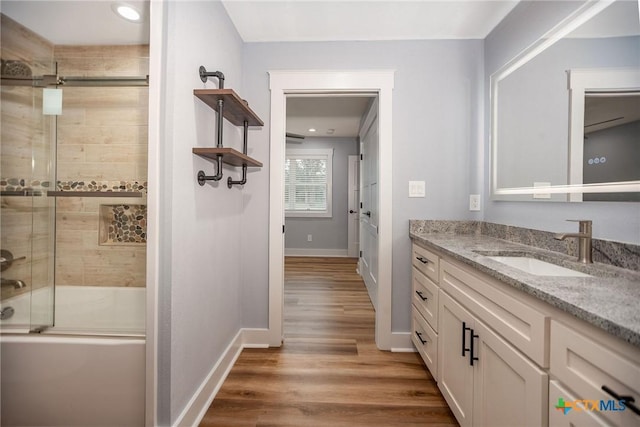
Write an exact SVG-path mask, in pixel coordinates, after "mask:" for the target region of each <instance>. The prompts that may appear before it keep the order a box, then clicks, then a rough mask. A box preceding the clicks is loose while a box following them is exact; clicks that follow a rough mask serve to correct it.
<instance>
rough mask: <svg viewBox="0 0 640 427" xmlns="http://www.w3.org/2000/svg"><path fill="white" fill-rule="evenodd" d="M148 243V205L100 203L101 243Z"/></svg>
mask: <svg viewBox="0 0 640 427" xmlns="http://www.w3.org/2000/svg"><path fill="white" fill-rule="evenodd" d="M146 243H147V206H146V205H100V244H101V245H128V244H134V245H135V244H146Z"/></svg>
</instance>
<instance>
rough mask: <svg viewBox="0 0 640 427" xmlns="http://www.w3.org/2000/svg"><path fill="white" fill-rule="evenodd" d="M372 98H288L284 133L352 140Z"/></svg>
mask: <svg viewBox="0 0 640 427" xmlns="http://www.w3.org/2000/svg"><path fill="white" fill-rule="evenodd" d="M372 96H373V95H369V96H355V95H348V96H345V95H335V96H326V95H325V96H304V97H298V96H296V97H288V98H287V132H289V133H293V134H296V135H302V136H305V137H334V138H336V137H355V136H357V135H358V130H359V128H360V121H361V120H362V116H363V115H364V113H365V112H366V109H367V107H368V106H369V102H370V101H371V97H372ZM309 129H315V131H309Z"/></svg>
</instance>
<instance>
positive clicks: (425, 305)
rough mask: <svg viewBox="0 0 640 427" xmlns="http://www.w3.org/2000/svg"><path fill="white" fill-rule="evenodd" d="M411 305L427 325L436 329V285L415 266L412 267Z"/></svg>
mask: <svg viewBox="0 0 640 427" xmlns="http://www.w3.org/2000/svg"><path fill="white" fill-rule="evenodd" d="M412 282H413V289H412V295H413V305H414V306H415V307H416V309H417V310H418V311H419V312H420V314H422V316H423V317H424V318H425V320H426V321H427V323H429V326H431V327H432V328H433V329H434V330H435V331H437V330H438V286H437V285H436V284H435V283H433V282H432V281H431V280H430V279H429V278H428V277H427V276H425V275H424V274H422V273H421V272H420V271H419V270H418V269H417V268H415V267H414V268H413V269H412Z"/></svg>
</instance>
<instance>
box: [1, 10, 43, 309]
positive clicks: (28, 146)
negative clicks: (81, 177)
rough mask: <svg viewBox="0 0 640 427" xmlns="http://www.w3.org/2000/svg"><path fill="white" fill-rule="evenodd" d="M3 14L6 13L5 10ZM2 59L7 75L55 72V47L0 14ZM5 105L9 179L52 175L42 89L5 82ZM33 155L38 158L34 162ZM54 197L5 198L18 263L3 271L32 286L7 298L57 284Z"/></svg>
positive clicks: (7, 246) (4, 229)
mask: <svg viewBox="0 0 640 427" xmlns="http://www.w3.org/2000/svg"><path fill="white" fill-rule="evenodd" d="M0 15H1V14H0ZM0 30H1V34H0V36H1V37H0V46H1V49H0V57H1V58H2V60H3V61H4V62H3V70H2V71H3V74H9V73H14V75H15V73H21V75H24V76H26V77H30V75H34V76H35V75H43V74H51V73H52V72H53V71H54V70H55V68H54V67H53V45H52V44H51V43H50V42H48V41H47V40H45V39H43V38H42V37H39V36H38V35H36V34H34V33H33V32H31V31H29V30H28V29H26V28H25V27H23V26H22V25H20V24H18V23H16V22H15V21H13V20H11V19H9V18H7V17H6V16H4V15H1V16H0ZM1 91H2V93H1V94H0V97H1V98H0V99H1V104H2V105H1V108H0V114H1V117H0V120H1V123H2V126H0V129H1V134H0V138H1V141H2V143H1V144H0V174H1V176H2V177H3V178H12V177H13V178H17V179H18V180H19V179H27V180H37V181H39V182H42V181H48V180H50V179H51V176H50V171H49V167H48V165H49V163H50V158H51V156H52V153H53V151H52V150H51V148H52V147H51V144H50V141H51V132H53V130H54V126H53V125H54V122H53V119H52V118H51V117H50V116H43V115H42V90H37V89H33V88H31V87H28V86H26V87H25V86H9V85H3V86H2V88H1ZM32 157H33V158H34V159H35V161H34V162H33V166H32ZM53 203H54V202H53V200H52V199H51V198H47V197H34V198H31V197H20V196H8V197H4V196H3V197H2V204H1V207H0V224H1V230H0V248H2V249H4V250H8V251H10V252H11V253H12V254H13V255H14V257H16V258H20V257H23V256H24V257H26V259H24V260H19V261H15V262H14V263H13V264H12V265H11V267H9V268H8V269H6V270H5V271H3V272H2V273H1V274H2V277H3V278H6V279H17V280H22V281H23V282H25V283H26V284H27V287H26V288H23V289H18V290H16V289H13V288H11V287H5V286H3V287H2V297H3V298H5V297H8V296H11V295H14V294H18V293H22V292H28V291H29V290H30V289H32V287H33V288H37V287H42V286H46V285H50V284H51V283H52V282H53V262H52V258H51V256H50V254H51V253H52V252H53V232H54V227H53V221H52V218H53Z"/></svg>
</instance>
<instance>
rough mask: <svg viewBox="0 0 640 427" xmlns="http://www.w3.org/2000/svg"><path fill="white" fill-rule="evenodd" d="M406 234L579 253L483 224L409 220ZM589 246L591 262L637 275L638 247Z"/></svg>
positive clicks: (547, 239) (571, 242)
mask: <svg viewBox="0 0 640 427" xmlns="http://www.w3.org/2000/svg"><path fill="white" fill-rule="evenodd" d="M409 230H410V232H411V233H413V234H421V233H448V234H476V235H485V236H489V237H494V238H497V239H503V240H508V241H510V242H514V243H521V244H523V245H528V246H534V247H536V248H540V249H545V250H548V251H553V252H559V253H563V254H566V255H570V256H577V253H578V243H577V240H576V239H567V240H564V241H561V240H556V239H554V238H553V236H554V234H555V233H554V232H549V231H541V230H534V229H531V228H522V227H515V226H511V225H504V224H494V223H490V222H484V221H439V220H410V221H409ZM592 244H593V261H594V262H599V263H602V264H609V265H613V266H615V267H621V268H626V269H628V270H633V271H640V246H639V245H634V244H631V243H623V242H614V241H610V240H601V239H593V241H592Z"/></svg>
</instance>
